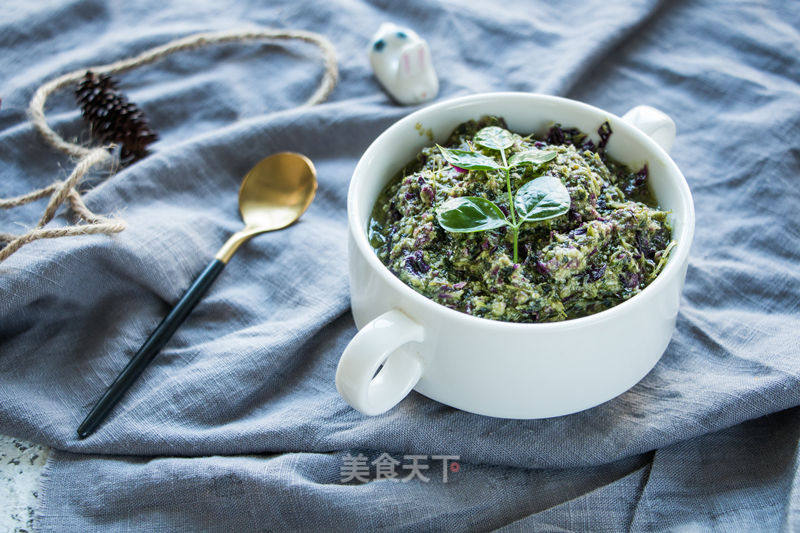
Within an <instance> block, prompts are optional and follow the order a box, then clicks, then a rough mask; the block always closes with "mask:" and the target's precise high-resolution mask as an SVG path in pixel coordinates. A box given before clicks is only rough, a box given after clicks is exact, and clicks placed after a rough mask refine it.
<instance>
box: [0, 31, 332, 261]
mask: <svg viewBox="0 0 800 533" xmlns="http://www.w3.org/2000/svg"><path fill="white" fill-rule="evenodd" d="M254 39H298V40H301V41H305V42H307V43H311V44H313V45H315V46H317V48H319V49H320V51H321V52H322V57H323V60H324V65H325V73H324V75H323V76H322V79H321V80H320V83H319V86H318V87H317V90H316V91H314V94H312V95H311V97H310V98H309V99H308V100H306V102H305V103H304V104H303V105H302V107H306V106H312V105H314V104H318V103H320V102H322V101H324V100H325V99H326V98H327V97H328V95H329V94H330V92H331V91H332V90H333V88H334V87H335V86H336V81H337V79H338V76H339V70H338V67H337V63H336V51H335V49H334V48H333V45H332V44H331V43H330V41H328V40H327V39H326V38H325V37H323V36H322V35H319V34H317V33H313V32H308V31H303V30H272V29H247V30H239V31H229V32H218V33H197V34H195V35H190V36H188V37H184V38H182V39H176V40H174V41H170V42H168V43H167V44H164V45H161V46H157V47H155V48H151V49H150V50H147V51H145V52H142V53H141V54H139V55H137V56H135V57H131V58H128V59H122V60H120V61H115V62H114V63H109V64H107V65H99V66H94V67H89V68H83V69H79V70H76V71H73V72H70V73H68V74H64V75H63V76H60V77H58V78H55V79H54V80H51V81H48V82H47V83H45V84H44V85H42V86H41V87H39V88H38V89H37V90H36V92H35V93H34V95H33V98H31V102H30V105H29V106H28V114H29V115H30V119H31V122H32V123H33V127H34V128H36V130H37V131H38V132H39V133H40V134H41V135H42V137H43V138H44V140H45V141H47V143H48V144H50V145H51V146H53V147H54V148H56V149H58V150H61V151H62V152H64V153H66V154H68V155H70V156H72V157H74V158H77V160H78V162H77V164H76V166H75V169H74V170H73V171H72V173H71V174H70V175H69V177H68V178H67V179H66V180H64V181H56V182H54V183H52V184H50V185H48V186H47V187H44V188H41V189H37V190H34V191H31V192H29V193H27V194H23V195H21V196H17V197H13V198H0V208H3V209H9V208H12V207H17V206H20V205H24V204H27V203H30V202H33V201H36V200H39V199H41V198H45V197H46V196H50V201H49V202H48V204H47V207H46V208H45V212H44V214H43V215H42V218H41V219H40V220H39V223H38V224H37V225H36V227H34V228H32V229H31V230H29V231H27V232H26V233H23V234H22V235H12V234H8V233H0V242H6V243H7V244H6V245H5V247H3V248H2V249H0V262H2V261H4V260H5V259H6V258H8V257H9V256H10V255H11V254H13V253H14V252H16V251H17V250H19V249H20V248H21V247H22V246H24V245H26V244H28V243H30V242H33V241H35V240H37V239H51V238H55V237H69V236H77V235H91V234H97V233H103V234H107V235H110V234H112V233H119V232H120V231H122V230H124V229H125V227H126V226H125V222H124V221H123V220H120V219H119V218H109V217H104V216H101V215H97V214H95V213H93V212H92V211H91V210H89V208H87V207H86V204H85V203H84V202H83V199H82V198H81V195H80V193H79V192H78V190H77V186H78V185H79V184H80V182H81V179H82V178H83V177H84V176H85V175H86V174H87V173H88V172H89V170H90V169H91V168H92V167H94V166H96V165H108V166H109V167H110V166H111V163H113V162H114V157H113V156H112V155H111V152H110V151H109V150H111V149H113V145H109V146H105V147H102V148H87V147H85V146H81V145H79V144H74V143H71V142H69V141H66V140H64V139H63V138H62V137H61V136H60V135H59V134H58V133H56V132H55V131H54V130H53V129H52V128H51V127H50V126H49V125H48V124H47V120H46V118H45V115H44V107H45V103H46V102H47V97H48V96H50V95H51V94H52V93H53V92H55V91H57V90H59V89H62V88H64V87H68V86H71V85H74V84H75V83H77V82H78V81H79V80H80V79H81V78H83V76H84V74H86V71H87V70H91V71H92V72H95V73H98V74H114V73H117V72H124V71H127V70H131V69H133V68H136V67H140V66H142V65H147V64H149V63H153V62H154V61H157V60H159V59H161V58H162V57H165V56H168V55H170V54H173V53H175V52H180V51H183V50H192V49H195V48H200V47H202V46H207V45H210V44H220V43H228V42H236V41H248V40H254ZM65 201H67V202H69V205H70V207H71V209H72V212H73V213H74V214H75V215H76V217H77V218H78V223H76V224H74V225H71V226H64V227H59V228H45V227H44V226H45V225H46V224H47V223H48V222H50V221H51V220H52V219H53V217H54V216H55V214H56V211H58V208H59V207H60V206H61V204H63V203H64V202H65ZM80 221H83V222H84V223H83V224H81V223H80Z"/></svg>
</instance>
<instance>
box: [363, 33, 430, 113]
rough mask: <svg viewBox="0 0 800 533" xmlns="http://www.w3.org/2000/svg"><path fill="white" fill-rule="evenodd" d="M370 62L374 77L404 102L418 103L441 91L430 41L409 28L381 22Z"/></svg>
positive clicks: (406, 103) (395, 97)
mask: <svg viewBox="0 0 800 533" xmlns="http://www.w3.org/2000/svg"><path fill="white" fill-rule="evenodd" d="M369 61H370V63H371V64H372V70H373V72H375V77H376V78H378V81H379V82H381V85H383V87H384V88H385V89H386V91H387V92H388V93H389V94H390V95H391V96H392V97H393V98H394V99H395V100H397V101H398V102H399V103H401V104H404V105H412V104H419V103H421V102H425V101H427V100H430V99H432V98H435V97H436V94H437V93H438V92H439V79H438V78H437V77H436V71H435V70H434V68H433V61H431V51H430V48H428V43H426V42H425V41H424V40H423V39H422V38H421V37H420V36H419V35H417V34H416V32H414V31H412V30H410V29H408V28H402V27H400V26H398V25H396V24H391V23H389V22H387V23H384V24H382V25H381V27H380V28H379V29H378V32H377V33H376V34H375V35H374V36H373V37H372V41H371V44H370V47H369Z"/></svg>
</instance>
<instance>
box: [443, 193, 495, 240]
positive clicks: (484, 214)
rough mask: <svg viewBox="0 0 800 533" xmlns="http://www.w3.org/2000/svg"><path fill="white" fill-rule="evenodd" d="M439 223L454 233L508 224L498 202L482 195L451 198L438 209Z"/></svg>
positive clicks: (483, 229)
mask: <svg viewBox="0 0 800 533" xmlns="http://www.w3.org/2000/svg"><path fill="white" fill-rule="evenodd" d="M436 218H437V220H438V221H439V224H440V225H441V226H442V227H443V228H444V229H445V230H447V231H451V232H453V233H472V232H473V231H485V230H488V229H494V228H499V227H501V226H506V225H508V220H506V216H505V215H504V214H503V212H502V211H501V210H500V208H499V207H497V204H495V203H494V202H492V201H491V200H487V199H486V198H481V197H480V196H460V197H458V198H450V199H449V200H447V201H446V202H444V203H443V204H442V205H440V206H439V208H438V209H437V210H436Z"/></svg>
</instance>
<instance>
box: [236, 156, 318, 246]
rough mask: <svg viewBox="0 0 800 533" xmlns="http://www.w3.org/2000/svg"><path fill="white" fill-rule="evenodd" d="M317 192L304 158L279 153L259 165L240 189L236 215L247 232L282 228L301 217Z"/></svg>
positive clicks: (312, 171) (309, 164)
mask: <svg viewBox="0 0 800 533" xmlns="http://www.w3.org/2000/svg"><path fill="white" fill-rule="evenodd" d="M316 190H317V178H316V170H315V169H314V163H312V162H311V160H310V159H308V158H307V157H306V156H304V155H301V154H295V153H292V152H281V153H279V154H274V155H271V156H269V157H266V158H264V159H262V160H261V161H259V162H258V163H257V164H256V165H255V166H254V167H253V168H252V169H251V170H250V172H248V173H247V175H246V176H245V177H244V180H242V186H241V187H240V188H239V213H240V214H241V215H242V220H244V223H245V224H246V225H247V227H249V228H262V230H263V231H272V230H276V229H281V228H285V227H286V226H289V225H290V224H292V223H293V222H294V221H295V220H297V219H298V218H299V217H300V215H302V214H303V213H304V212H305V211H306V209H308V206H309V205H311V201H312V200H313V199H314V194H315V193H316Z"/></svg>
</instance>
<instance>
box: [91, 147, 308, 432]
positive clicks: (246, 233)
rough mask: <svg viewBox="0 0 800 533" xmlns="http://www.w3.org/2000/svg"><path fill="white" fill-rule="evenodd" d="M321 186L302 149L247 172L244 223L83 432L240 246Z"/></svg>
mask: <svg viewBox="0 0 800 533" xmlns="http://www.w3.org/2000/svg"><path fill="white" fill-rule="evenodd" d="M316 190H317V171H316V169H315V168H314V164H313V163H312V162H311V160H310V159H308V158H307V157H306V156H304V155H300V154H295V153H291V152H281V153H278V154H273V155H271V156H269V157H267V158H265V159H262V160H261V161H259V162H258V163H257V164H256V166H254V167H253V168H252V169H251V170H250V172H248V173H247V175H246V176H245V177H244V180H242V185H241V187H239V213H241V215H242V219H243V220H244V224H245V226H244V228H243V229H241V230H239V231H237V232H236V233H234V234H233V235H231V237H230V238H229V239H228V241H227V242H226V243H225V244H223V245H222V248H220V249H219V252H217V255H216V256H214V260H213V261H211V263H210V264H209V265H208V266H207V267H206V269H205V270H204V271H203V272H202V274H200V276H198V278H197V279H196V280H195V281H194V283H192V286H191V287H189V289H188V290H187V291H186V293H184V295H183V296H182V297H181V299H180V300H178V303H176V304H175V307H173V308H172V311H170V312H169V314H168V315H167V316H166V317H164V319H163V320H162V321H161V323H160V324H159V325H158V327H157V328H156V329H155V331H153V333H152V334H151V335H150V337H149V338H148V339H147V340H146V341H145V343H144V344H143V345H142V347H141V348H139V351H138V352H136V355H134V356H133V358H132V359H131V360H130V362H129V363H128V364H127V365H126V366H125V368H124V369H123V370H122V372H120V374H119V375H118V376H117V378H116V379H115V380H114V382H113V383H112V384H111V385H110V386H109V387H108V389H106V392H105V393H104V394H103V396H102V398H100V400H99V401H98V402H97V404H95V406H94V407H93V408H92V410H91V411H90V412H89V414H88V415H87V416H86V418H85V419H84V421H83V422H81V425H80V426H78V437H79V438H81V439H84V438H86V437H88V436H89V435H91V434H92V433H93V432H94V430H95V429H96V428H97V426H98V425H100V423H101V422H102V421H103V420H105V418H106V416H107V415H108V413H109V412H110V411H111V409H113V408H114V406H115V405H116V404H117V402H119V400H120V398H121V397H122V395H123V394H125V391H127V390H128V388H129V387H130V386H131V385H132V384H133V382H134V381H136V378H138V377H139V375H141V373H142V372H143V371H144V369H145V368H146V367H147V365H148V364H149V363H150V361H152V360H153V358H154V357H155V356H156V354H157V353H158V352H159V351H160V350H161V348H162V347H163V346H164V345H165V344H166V343H167V341H168V340H169V339H170V337H172V334H173V333H175V330H176V329H178V326H180V325H181V323H182V322H183V321H184V320H185V319H186V317H187V316H188V315H189V313H190V312H191V311H192V309H194V306H195V305H197V302H199V301H200V298H202V297H203V295H204V294H205V293H206V291H207V290H208V288H209V287H210V286H211V284H212V283H213V282H214V280H215V279H216V278H217V276H218V275H219V273H220V272H222V269H223V268H224V267H225V265H226V264H227V263H228V261H229V260H230V258H231V257H232V256H233V254H234V253H235V252H236V250H237V249H238V248H239V246H241V245H242V243H244V242H245V241H246V240H248V239H249V238H250V237H252V236H253V235H258V234H259V233H264V232H267V231H274V230H279V229H283V228H285V227H286V226H289V225H290V224H292V223H293V222H294V221H295V220H297V219H298V218H300V215H302V214H303V213H304V212H305V211H306V209H308V206H309V205H311V201H312V200H313V199H314V193H315V192H316Z"/></svg>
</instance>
